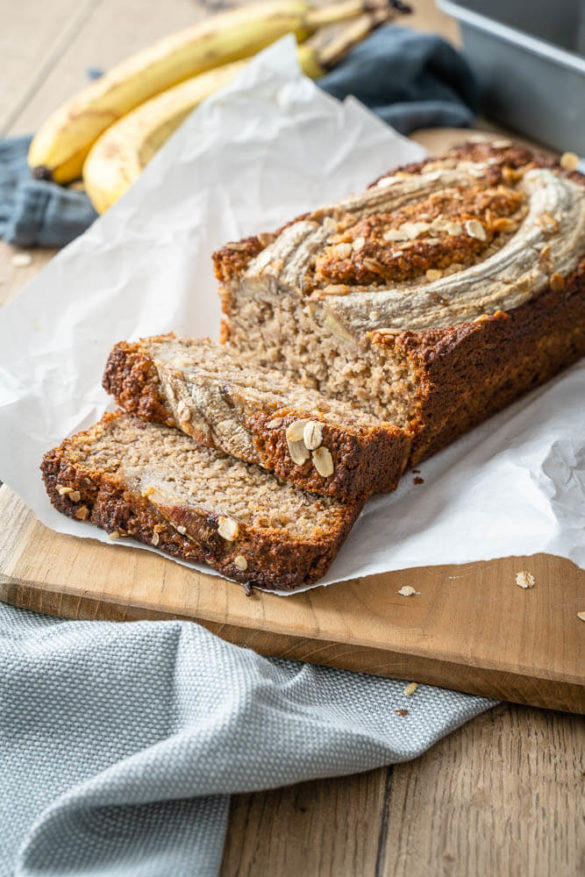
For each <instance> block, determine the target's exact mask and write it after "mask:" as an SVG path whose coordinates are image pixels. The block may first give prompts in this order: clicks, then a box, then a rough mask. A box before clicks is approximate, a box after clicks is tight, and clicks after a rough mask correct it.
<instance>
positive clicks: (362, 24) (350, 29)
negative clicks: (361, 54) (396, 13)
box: [308, 10, 393, 69]
mask: <svg viewBox="0 0 585 877" xmlns="http://www.w3.org/2000/svg"><path fill="white" fill-rule="evenodd" d="M392 18H393V15H392V14H391V13H390V14H389V13H388V10H386V11H385V12H371V13H369V14H368V15H360V17H359V18H356V20H355V21H352V22H351V24H348V25H347V26H346V27H344V28H343V30H342V31H341V33H339V34H337V35H336V36H334V37H332V38H330V39H329V40H328V41H327V42H326V43H324V44H323V45H318V43H317V40H315V38H314V37H312V38H311V39H310V40H309V41H308V42H309V44H312V45H313V47H314V50H315V54H316V57H317V61H318V63H319V64H320V65H321V67H324V68H325V69H328V68H330V67H333V66H335V64H337V63H338V61H340V60H341V59H342V58H343V57H344V56H345V55H347V53H348V52H349V51H350V49H353V47H354V46H355V45H357V44H358V43H360V42H361V41H362V40H363V39H365V37H367V36H368V34H370V33H371V32H372V31H373V30H375V29H376V28H377V27H379V26H380V25H381V24H384V23H385V22H387V21H390V20H391V19H392Z"/></svg>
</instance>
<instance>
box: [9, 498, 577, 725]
mask: <svg viewBox="0 0 585 877" xmlns="http://www.w3.org/2000/svg"><path fill="white" fill-rule="evenodd" d="M0 515H1V517H2V519H3V520H10V521H12V522H15V523H14V525H13V526H11V527H10V528H6V529H5V530H4V531H3V532H2V533H1V534H0V576H1V577H0V599H2V600H4V601H6V602H8V603H12V604H13V605H18V606H24V607H26V608H29V609H35V610H37V611H40V612H47V613H49V614H55V615H61V616H64V617H69V618H110V619H118V620H133V619H138V618H190V619H195V620H197V621H199V622H201V623H202V624H204V625H205V626H206V627H208V628H209V629H210V630H212V631H214V632H215V633H218V634H219V635H220V636H222V637H224V638H225V639H229V640H230V641H232V642H238V643H241V644H243V645H247V646H250V647H252V648H254V649H255V650H256V651H258V652H260V653H261V654H265V655H275V656H280V657H288V658H295V659H298V660H302V661H309V662H313V663H318V664H325V665H328V666H333V667H343V668H345V669H348V670H359V671H362V672H366V673H374V674H377V675H381V676H391V677H397V678H402V679H416V680H417V681H419V682H428V683H431V684H435V685H442V686H444V687H448V688H455V689H458V690H461V691H468V692H472V693H478V694H486V695H489V696H492V697H497V698H504V699H507V700H511V701H515V702H519V703H529V704H533V705H536V706H544V707H548V708H554V709H563V710H568V711H573V712H582V713H585V675H584V673H583V667H584V666H585V626H584V625H583V623H582V622H581V621H579V619H578V618H577V612H578V611H580V610H581V609H582V608H583V607H584V606H585V593H584V588H583V585H584V583H585V573H583V572H582V571H581V570H578V569H577V568H576V567H575V566H574V565H573V564H571V563H569V562H568V561H563V560H559V559H558V558H554V557H548V556H546V555H539V556H536V557H532V558H504V559H501V560H496V561H491V562H489V563H477V564H468V565H466V566H442V567H433V568H421V569H413V570H405V571H401V572H397V573H387V574H383V575H378V576H370V577H368V578H364V579H356V580H351V581H348V582H342V583H339V584H336V585H334V586H333V587H329V588H317V589H314V590H311V591H306V592H304V593H300V594H296V595H292V596H290V597H278V596H275V595H273V594H266V593H262V592H256V593H255V595H254V597H253V598H252V599H250V598H248V597H246V596H245V595H244V592H243V590H242V588H241V587H240V586H238V585H236V584H234V583H233V582H229V581H227V580H226V579H223V578H221V577H219V576H210V575H205V574H202V573H198V572H195V571H194V570H190V569H188V568H186V567H184V566H180V565H178V564H176V563H173V562H172V561H169V560H167V559H166V558H164V557H163V556H161V555H157V554H154V553H153V552H145V551H136V550H135V549H132V548H127V547H123V546H120V545H119V544H118V543H116V545H115V546H110V545H104V544H102V543H99V542H96V541H94V540H93V539H76V538H74V537H71V536H64V535H60V534H57V533H54V532H52V531H51V530H48V529H47V528H45V527H44V526H43V525H41V524H40V523H39V522H38V521H36V520H35V518H34V516H33V515H32V513H30V512H28V511H27V510H26V508H25V507H24V504H23V503H22V502H21V500H20V499H18V497H16V495H15V494H13V493H12V492H11V491H10V490H8V488H6V487H4V488H2V490H1V491H0ZM16 522H18V523H16ZM88 526H90V525H88ZM521 569H528V570H530V571H531V572H532V573H533V574H534V576H535V578H536V582H537V586H536V587H535V588H532V589H531V590H528V591H525V590H522V589H521V588H518V587H517V585H516V584H515V575H516V572H518V571H519V570H521ZM405 584H406V585H412V586H413V587H415V588H416V590H417V591H419V592H420V594H419V595H417V596H415V597H411V598H405V597H402V596H401V595H399V594H398V590H399V589H400V588H401V587H402V586H403V585H405Z"/></svg>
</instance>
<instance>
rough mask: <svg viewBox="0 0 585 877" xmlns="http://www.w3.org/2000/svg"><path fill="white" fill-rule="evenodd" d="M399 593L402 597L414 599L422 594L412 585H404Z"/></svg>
mask: <svg viewBox="0 0 585 877" xmlns="http://www.w3.org/2000/svg"><path fill="white" fill-rule="evenodd" d="M398 593H399V594H400V596H401V597H414V595H415V594H420V591H417V590H415V588H413V587H412V585H403V586H402V587H401V588H400V590H399V591H398Z"/></svg>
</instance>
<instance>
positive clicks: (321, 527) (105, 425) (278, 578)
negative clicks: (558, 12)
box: [41, 413, 362, 589]
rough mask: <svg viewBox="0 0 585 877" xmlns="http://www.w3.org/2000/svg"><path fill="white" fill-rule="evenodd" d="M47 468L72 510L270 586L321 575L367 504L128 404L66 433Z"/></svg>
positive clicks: (58, 502)
mask: <svg viewBox="0 0 585 877" xmlns="http://www.w3.org/2000/svg"><path fill="white" fill-rule="evenodd" d="M41 468H42V472H43V478H44V481H45V485H46V488H47V492H48V494H49V497H50V499H51V502H52V503H53V505H54V506H55V508H57V509H58V510H59V511H60V512H63V513H64V514H66V515H69V517H72V518H76V519H77V520H80V521H90V522H91V523H93V524H97V525H98V527H102V528H103V529H104V530H107V532H108V533H110V535H111V536H112V537H113V538H117V537H120V536H131V537H132V538H134V539H137V540H138V541H140V542H143V543H145V544H146V545H153V546H155V547H157V548H158V549H160V550H161V551H164V552H166V553H167V554H170V555H171V556H172V557H176V558H179V559H182V560H191V561H199V562H202V563H206V564H208V565H209V566H211V567H213V568H214V569H216V570H218V571H219V572H221V573H222V574H223V575H225V576H228V577H229V578H232V579H236V580H237V581H239V582H243V583H246V584H253V585H255V586H257V587H260V588H268V589H292V588H296V587H299V586H301V585H308V584H312V583H313V582H315V581H317V580H318V579H319V578H321V576H323V575H324V573H325V572H326V571H327V569H328V567H329V565H330V564H331V562H332V560H333V558H334V557H335V555H336V554H337V552H338V550H339V548H340V546H341V544H342V543H343V541H344V539H345V537H346V536H347V534H348V533H349V531H350V529H351V527H352V525H353V523H354V521H355V519H356V518H357V516H358V514H359V512H360V509H361V506H362V503H360V502H350V503H341V502H339V501H338V500H336V499H333V498H331V497H328V496H315V495H314V494H310V493H307V492H306V491H303V490H301V489H300V488H298V487H295V486H293V485H290V484H287V483H285V482H283V481H280V480H279V479H277V478H275V477H274V476H273V475H271V474H270V473H268V472H266V471H265V470H263V469H260V468H259V467H258V466H254V465H251V464H249V463H244V462H241V461H239V460H234V459H233V458H232V457H229V456H227V455H226V454H224V453H222V452H221V451H217V450H213V449H210V448H206V447H203V446H202V445H200V444H198V443H197V442H195V441H194V440H193V439H191V438H190V437H189V436H187V435H185V434H184V433H182V432H180V431H179V430H176V429H172V428H169V427H168V426H163V425H159V424H153V423H145V422H144V421H142V420H139V419H138V418H135V417H132V416H130V415H128V414H122V413H118V414H106V415H104V417H103V418H102V419H101V420H100V422H99V423H97V424H96V425H95V426H93V427H91V429H88V430H86V431H85V432H80V433H78V434H77V435H75V436H73V438H71V439H66V440H65V441H64V442H63V444H61V445H60V446H59V447H58V448H55V449H54V450H52V451H49V453H47V454H46V455H45V457H44V459H43V463H42V466H41Z"/></svg>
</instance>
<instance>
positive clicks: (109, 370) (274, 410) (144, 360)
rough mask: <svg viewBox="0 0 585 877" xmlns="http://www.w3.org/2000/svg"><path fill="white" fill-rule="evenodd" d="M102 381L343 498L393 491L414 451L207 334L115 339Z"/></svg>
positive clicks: (231, 449) (152, 410)
mask: <svg viewBox="0 0 585 877" xmlns="http://www.w3.org/2000/svg"><path fill="white" fill-rule="evenodd" d="M103 383H104V387H105V389H106V390H107V391H108V392H109V393H111V394H112V395H113V396H114V397H115V399H116V401H117V402H118V404H119V405H121V406H122V407H123V408H124V410H125V411H127V412H129V413H131V414H136V415H138V416H139V417H142V418H144V419H145V420H152V421H156V422H159V423H165V424H167V425H168V426H176V427H179V428H180V429H181V430H183V432H185V433H187V435H190V436H192V437H193V438H195V439H196V440H197V441H198V442H201V443H202V444H205V445H207V446H208V447H215V448H218V449H220V450H223V451H225V452H226V453H227V454H231V455H232V456H233V457H237V458H238V459H240V460H245V461H246V462H248V463H256V464H258V465H259V466H262V467H263V468H264V469H268V470H272V471H274V472H275V473H276V474H277V475H278V476H279V477H280V478H283V479H285V480H286V481H290V482H292V483H293V484H297V485H299V486H300V487H303V488H304V489H305V490H310V491H312V492H314V493H322V494H326V495H329V496H335V497H338V498H340V499H344V500H347V499H349V498H358V497H366V496H368V495H369V494H371V493H373V492H374V491H377V492H382V491H388V490H393V489H394V488H395V487H396V485H397V483H398V480H399V478H400V476H401V475H402V472H403V471H404V467H405V465H406V460H407V457H408V453H409V450H410V441H411V440H410V435H409V433H407V432H406V431H405V430H402V429H398V428H396V427H394V426H392V425H391V424H389V423H381V422H380V420H379V419H378V418H376V417H374V416H372V415H369V414H366V413H365V412H362V411H360V410H359V409H358V408H355V407H354V406H352V405H348V404H346V403H344V402H338V401H335V400H331V399H327V398H326V397H325V396H323V395H322V394H321V393H319V392H317V391H315V390H310V389H307V388H305V387H302V386H301V385H300V384H298V383H297V382H295V381H294V380H293V379H290V378H288V377H286V376H285V375H283V374H282V373H280V372H278V371H276V370H271V369H263V368H251V367H249V366H243V365H241V364H240V363H239V362H238V359H237V357H235V356H233V355H232V354H231V353H230V351H228V350H227V349H225V348H221V347H218V345H216V344H213V342H211V341H209V340H208V339H189V338H175V336H174V335H162V336H157V337H154V338H144V339H142V340H141V341H139V342H137V343H133V344H131V343H127V342H122V343H120V344H117V345H116V346H115V347H114V348H113V350H112V352H111V353H110V357H109V359H108V363H107V366H106V370H105V374H104V380H103Z"/></svg>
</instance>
